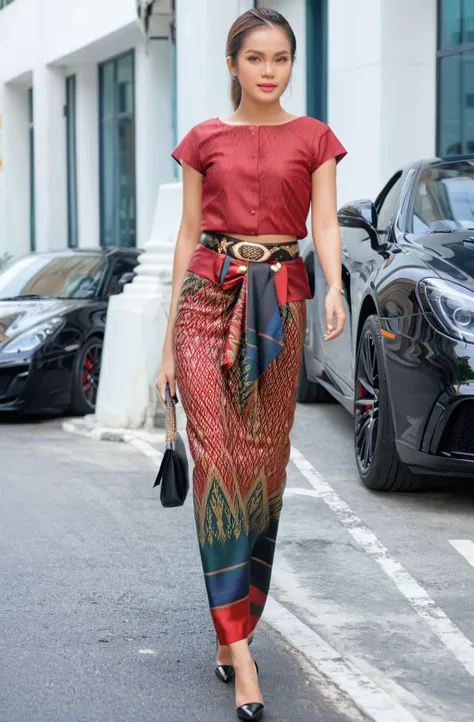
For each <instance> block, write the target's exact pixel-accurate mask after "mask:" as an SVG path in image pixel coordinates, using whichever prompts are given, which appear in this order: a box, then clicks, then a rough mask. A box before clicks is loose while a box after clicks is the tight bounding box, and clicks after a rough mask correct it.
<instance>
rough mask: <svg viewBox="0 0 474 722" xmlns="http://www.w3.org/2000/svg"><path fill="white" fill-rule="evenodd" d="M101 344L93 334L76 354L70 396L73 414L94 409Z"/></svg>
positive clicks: (87, 412)
mask: <svg viewBox="0 0 474 722" xmlns="http://www.w3.org/2000/svg"><path fill="white" fill-rule="evenodd" d="M102 346H103V342H102V339H101V338H99V337H98V336H93V337H92V338H90V339H88V340H87V341H86V343H85V344H84V346H83V347H82V348H81V349H80V351H79V352H78V354H77V356H76V359H75V361H74V368H73V379H72V397H71V410H72V412H73V413H74V414H79V415H84V414H91V413H93V412H94V410H95V404H96V400H97V389H98V387H99V376H100V366H101V359H102Z"/></svg>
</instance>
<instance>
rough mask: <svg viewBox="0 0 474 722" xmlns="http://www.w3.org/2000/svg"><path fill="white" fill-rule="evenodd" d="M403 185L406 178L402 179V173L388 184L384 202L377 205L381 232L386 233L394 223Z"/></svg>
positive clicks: (378, 224)
mask: <svg viewBox="0 0 474 722" xmlns="http://www.w3.org/2000/svg"><path fill="white" fill-rule="evenodd" d="M403 183H404V178H402V174H401V172H400V173H397V175H396V176H394V177H393V178H392V179H391V180H390V181H389V182H388V183H387V186H389V190H388V191H386V192H385V193H384V196H383V198H382V200H381V201H380V202H379V203H377V228H378V230H379V231H385V230H386V229H387V228H388V227H389V225H390V223H391V222H392V218H393V216H394V214H395V211H396V208H397V205H398V200H399V198H400V193H401V191H402V188H403Z"/></svg>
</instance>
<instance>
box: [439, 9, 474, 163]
mask: <svg viewBox="0 0 474 722" xmlns="http://www.w3.org/2000/svg"><path fill="white" fill-rule="evenodd" d="M473 63H474V0H439V43H438V122H437V125H438V130H437V134H438V139H437V148H438V149H437V152H438V155H441V156H450V155H460V154H465V153H473V152H474V141H473V138H474V132H473V113H474V64H473Z"/></svg>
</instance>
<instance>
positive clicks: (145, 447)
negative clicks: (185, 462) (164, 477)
mask: <svg viewBox="0 0 474 722" xmlns="http://www.w3.org/2000/svg"><path fill="white" fill-rule="evenodd" d="M124 441H125V442H126V443H127V444H131V446H134V447H135V449H136V450H137V451H140V452H141V453H142V454H145V456H148V458H149V459H151V461H153V463H154V464H156V466H157V467H158V468H159V466H160V464H161V460H162V458H163V454H162V453H161V451H158V450H157V449H155V448H154V447H153V446H151V444H149V443H148V442H147V441H143V439H137V438H136V437H134V436H129V435H128V434H125V435H124Z"/></svg>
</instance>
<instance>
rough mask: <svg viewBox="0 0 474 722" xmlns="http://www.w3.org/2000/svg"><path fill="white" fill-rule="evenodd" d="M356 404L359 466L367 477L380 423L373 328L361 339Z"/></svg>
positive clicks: (377, 373) (356, 436) (355, 417)
mask: <svg viewBox="0 0 474 722" xmlns="http://www.w3.org/2000/svg"><path fill="white" fill-rule="evenodd" d="M354 404H355V409H354V411H355V413H354V422H355V439H354V441H355V452H356V457H357V466H358V469H359V471H360V472H361V473H362V474H367V472H368V471H369V469H370V465H371V463H372V459H373V456H374V453H375V447H376V444H377V430H378V420H379V370H378V362H377V354H376V352H375V345H374V337H373V335H372V332H371V329H370V328H368V329H367V330H366V331H365V333H364V334H363V335H362V338H361V340H360V345H359V353H358V359H357V370H356V387H355V398H354Z"/></svg>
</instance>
